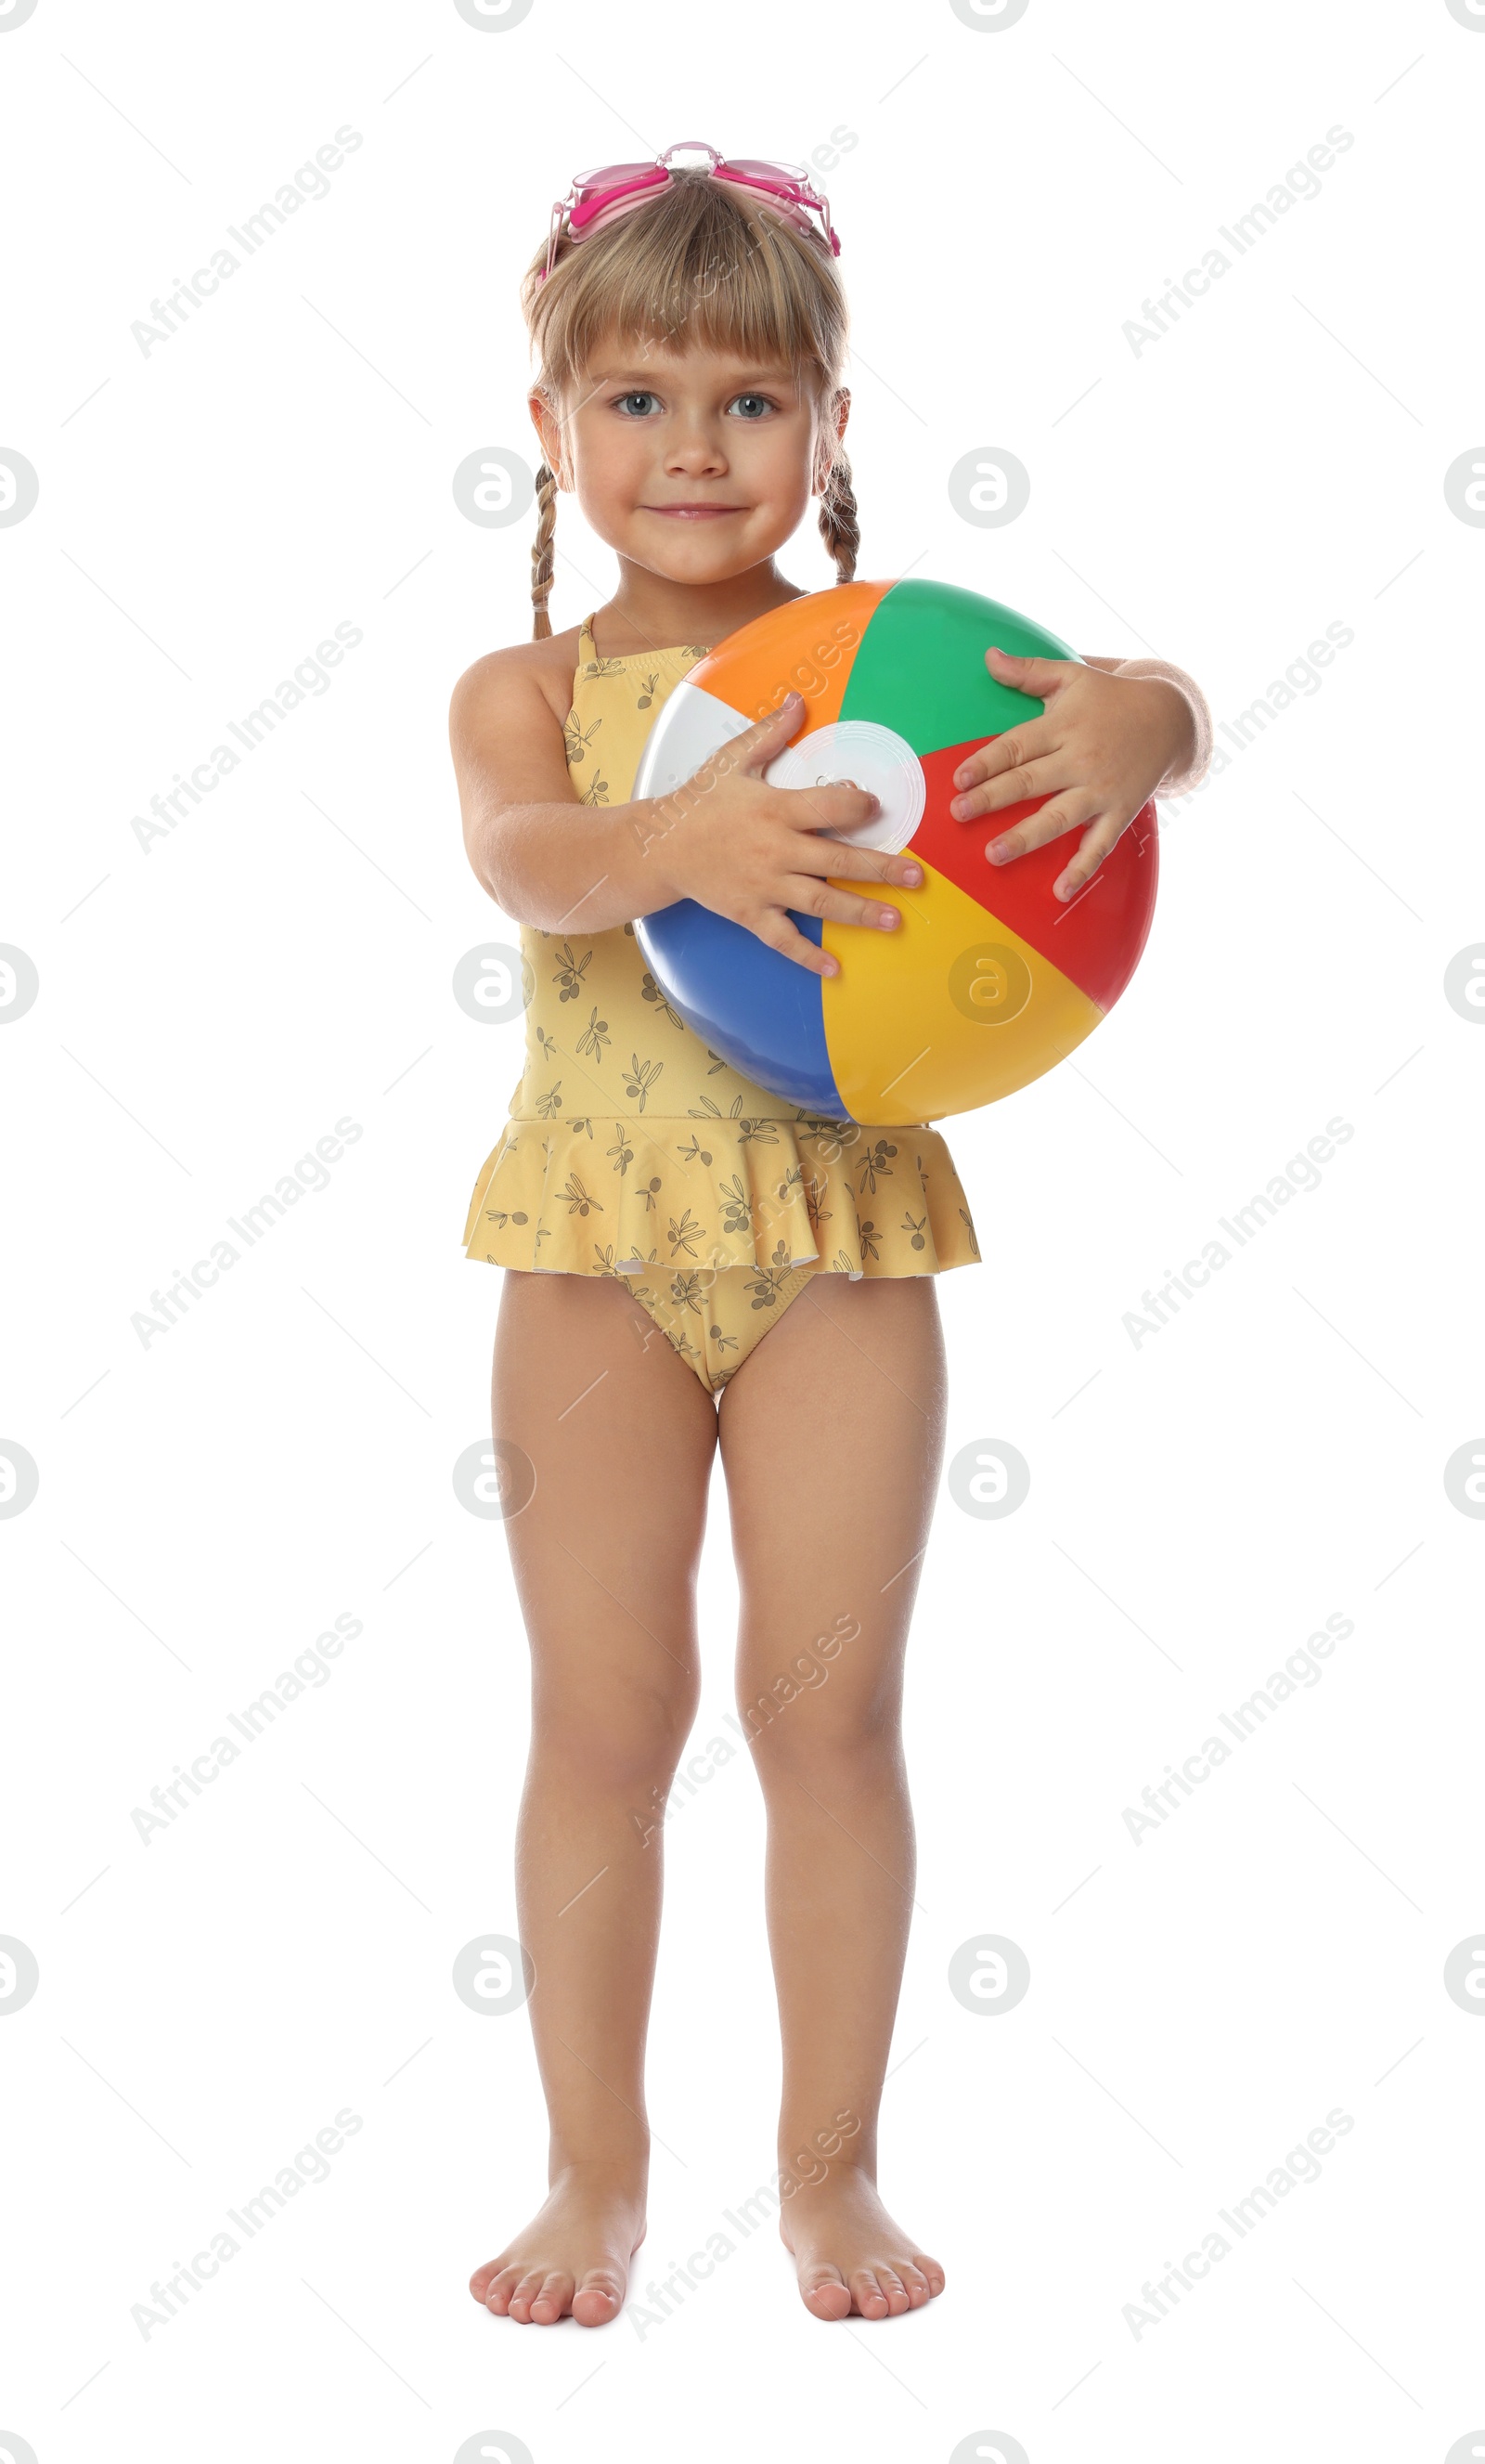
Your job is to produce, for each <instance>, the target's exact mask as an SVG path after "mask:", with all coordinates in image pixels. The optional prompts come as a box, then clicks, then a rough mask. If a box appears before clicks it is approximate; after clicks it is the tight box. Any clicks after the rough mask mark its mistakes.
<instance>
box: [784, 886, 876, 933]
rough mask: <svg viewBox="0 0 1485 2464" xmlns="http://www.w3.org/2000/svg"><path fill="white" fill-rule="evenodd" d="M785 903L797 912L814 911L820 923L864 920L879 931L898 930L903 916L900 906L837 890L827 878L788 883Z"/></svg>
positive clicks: (812, 912) (861, 922) (810, 912)
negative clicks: (786, 901) (825, 879)
mask: <svg viewBox="0 0 1485 2464" xmlns="http://www.w3.org/2000/svg"><path fill="white" fill-rule="evenodd" d="M788 904H789V906H790V907H792V908H793V910H794V912H795V913H796V914H797V915H814V916H816V917H818V919H819V922H820V923H821V924H863V925H866V926H868V927H869V928H870V929H871V930H872V931H874V932H879V933H895V932H897V930H898V929H899V927H900V925H901V923H902V920H903V913H902V909H901V908H900V907H893V906H891V905H890V904H887V903H884V901H883V900H881V899H877V898H863V897H861V896H860V895H859V894H858V893H857V892H856V891H852V890H837V889H836V888H835V886H834V884H833V883H831V882H827V881H800V882H797V883H793V882H792V883H790V884H789V888H788Z"/></svg>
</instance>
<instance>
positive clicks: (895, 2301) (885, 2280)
mask: <svg viewBox="0 0 1485 2464" xmlns="http://www.w3.org/2000/svg"><path fill="white" fill-rule="evenodd" d="M876 2273H877V2282H878V2283H879V2284H880V2285H881V2287H882V2290H883V2292H884V2294H885V2295H886V2306H887V2311H888V2315H889V2316H890V2317H891V2318H893V2319H900V2318H901V2317H902V2315H903V2312H904V2311H905V2310H910V2309H911V2308H912V2303H911V2302H910V2301H909V2300H908V2299H907V2288H906V2285H905V2284H904V2282H903V2279H902V2277H900V2276H899V2275H898V2272H897V2270H896V2268H895V2267H879V2268H878V2269H877V2272H876Z"/></svg>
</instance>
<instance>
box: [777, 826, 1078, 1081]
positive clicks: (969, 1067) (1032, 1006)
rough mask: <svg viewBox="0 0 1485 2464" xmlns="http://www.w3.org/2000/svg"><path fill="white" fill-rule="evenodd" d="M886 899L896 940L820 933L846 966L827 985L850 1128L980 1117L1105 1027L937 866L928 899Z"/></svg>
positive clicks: (871, 930)
mask: <svg viewBox="0 0 1485 2464" xmlns="http://www.w3.org/2000/svg"><path fill="white" fill-rule="evenodd" d="M918 860H919V861H921V859H918ZM988 869H989V868H988V867H987V870H988ZM834 886H835V888H837V889H838V890H848V891H854V892H855V893H856V894H857V895H858V896H860V895H861V894H863V892H865V893H869V891H870V888H871V885H870V884H868V883H866V882H861V881H840V882H837V883H836V884H835V885H834ZM888 894H889V895H890V898H891V901H892V904H893V906H894V907H896V908H898V909H899V910H900V912H901V914H902V918H903V920H902V922H901V924H900V925H899V926H898V927H897V929H896V931H895V932H892V933H883V932H880V931H879V930H878V929H877V928H876V927H875V926H872V925H862V924H835V923H827V924H826V925H825V926H824V928H823V935H822V939H823V946H824V947H825V949H826V950H828V951H829V952H830V953H831V955H832V957H835V958H837V959H838V960H839V961H840V966H841V973H840V974H839V975H838V976H826V977H824V978H822V979H821V982H820V997H821V1001H822V1003H823V1008H824V1022H825V1043H826V1045H827V1048H828V1050H829V1054H830V1063H831V1067H832V1068H833V1069H834V1071H835V1079H836V1085H837V1086H838V1087H839V1088H840V1089H841V1095H842V1096H843V1098H844V1101H845V1107H846V1111H847V1112H848V1113H849V1115H850V1117H851V1118H852V1119H853V1120H857V1121H867V1122H880V1123H881V1124H882V1126H883V1127H884V1128H891V1127H892V1126H894V1125H896V1124H901V1123H906V1122H910V1121H933V1120H938V1119H940V1118H941V1117H942V1116H943V1115H944V1114H946V1113H950V1112H970V1111H974V1110H976V1108H977V1107H978V1106H980V1105H981V1104H993V1103H994V1102H995V1101H996V1100H997V1098H998V1097H1000V1096H1002V1095H1010V1094H1014V1093H1015V1089H1017V1088H1018V1087H1027V1086H1030V1084H1031V1082H1032V1080H1033V1079H1034V1078H1039V1077H1041V1076H1042V1074H1043V1072H1044V1071H1046V1070H1048V1069H1051V1068H1052V1067H1055V1065H1056V1064H1057V1063H1058V1062H1059V1061H1061V1060H1062V1059H1064V1058H1065V1056H1066V1055H1067V1054H1068V1053H1069V1052H1071V1051H1073V1050H1074V1049H1075V1047H1076V1046H1077V1045H1080V1044H1081V1042H1082V1041H1083V1038H1084V1037H1085V1036H1087V1035H1091V1034H1092V1032H1093V1029H1094V1028H1095V1027H1096V1026H1097V1025H1098V1023H1099V1021H1100V1019H1101V1018H1102V1017H1103V1011H1102V1010H1101V1009H1100V1008H1099V1006H1098V1003H1097V1002H1096V1001H1090V1000H1089V998H1088V996H1087V994H1086V993H1084V992H1080V990H1079V988H1078V986H1077V985H1076V984H1075V983H1072V982H1070V981H1069V979H1068V978H1067V977H1066V976H1064V975H1063V974H1062V972H1061V970H1060V969H1059V968H1058V967H1055V966H1054V965H1053V964H1052V961H1051V960H1050V958H1044V957H1042V955H1041V953H1040V951H1039V950H1034V949H1033V948H1032V946H1031V944H1030V942H1029V941H1023V940H1022V939H1021V938H1020V935H1018V934H1016V933H1013V932H1012V930H1011V928H1010V926H1009V925H1008V924H1003V923H1002V922H1001V921H1000V918H999V917H998V916H997V915H995V914H993V913H991V911H990V910H989V909H988V908H985V907H981V906H980V905H979V904H978V902H977V901H976V900H974V899H972V898H971V897H969V896H967V894H966V893H965V891H962V890H960V889H959V888H957V886H956V885H955V884H954V883H953V882H951V881H949V880H947V879H946V878H945V876H944V874H943V873H941V872H936V871H935V870H934V869H933V868H932V866H931V865H928V864H925V865H924V867H923V887H922V889H921V890H899V889H897V888H895V887H894V888H892V889H891V891H890V892H889V893H888Z"/></svg>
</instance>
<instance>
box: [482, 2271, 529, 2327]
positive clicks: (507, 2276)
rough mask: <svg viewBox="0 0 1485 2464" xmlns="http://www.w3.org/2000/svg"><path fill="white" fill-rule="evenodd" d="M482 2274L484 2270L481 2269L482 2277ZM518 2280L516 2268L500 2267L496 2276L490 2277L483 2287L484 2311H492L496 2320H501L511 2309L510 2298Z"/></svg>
mask: <svg viewBox="0 0 1485 2464" xmlns="http://www.w3.org/2000/svg"><path fill="white" fill-rule="evenodd" d="M484 2273H485V2271H484V2269H483V2268H481V2270H480V2274H481V2275H482V2276H483V2275H484ZM520 2280H521V2271H520V2269H519V2268H518V2267H502V2268H501V2269H500V2270H499V2272H498V2273H497V2274H496V2275H493V2276H491V2277H490V2279H489V2281H488V2283H487V2284H486V2286H485V2307H486V2309H487V2310H492V2311H493V2312H494V2314H495V2317H496V2318H497V2319H503V2318H504V2317H505V2315H506V2312H507V2311H508V2310H509V2309H510V2307H511V2296H512V2294H513V2292H514V2291H515V2288H516V2286H517V2285H518V2284H519V2282H520Z"/></svg>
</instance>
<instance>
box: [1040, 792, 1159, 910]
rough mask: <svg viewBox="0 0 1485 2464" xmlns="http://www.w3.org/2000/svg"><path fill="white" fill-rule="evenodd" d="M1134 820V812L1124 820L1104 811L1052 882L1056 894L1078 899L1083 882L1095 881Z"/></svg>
mask: <svg viewBox="0 0 1485 2464" xmlns="http://www.w3.org/2000/svg"><path fill="white" fill-rule="evenodd" d="M1142 809H1143V808H1142ZM1133 819H1134V815H1133V814H1132V813H1131V814H1130V815H1129V817H1128V820H1127V821H1123V822H1122V821H1120V819H1119V817H1118V815H1117V814H1115V813H1101V814H1100V815H1099V818H1098V820H1097V821H1096V822H1095V823H1094V825H1093V827H1092V828H1091V829H1090V830H1085V831H1084V832H1083V835H1082V837H1081V840H1080V841H1079V843H1078V852H1077V854H1076V855H1075V856H1070V857H1069V858H1068V860H1067V863H1066V865H1065V867H1064V868H1063V869H1062V871H1061V872H1059V875H1058V877H1057V879H1056V881H1054V883H1053V884H1052V893H1053V896H1054V897H1056V898H1063V899H1067V898H1076V897H1077V895H1078V892H1079V891H1080V890H1081V888H1082V887H1083V884H1084V883H1085V882H1087V881H1091V880H1092V878H1093V875H1094V874H1095V873H1096V872H1097V870H1098V869H1099V867H1100V865H1101V864H1102V863H1103V858H1104V857H1105V856H1106V855H1107V854H1108V852H1109V850H1110V849H1111V848H1112V847H1117V846H1118V844H1119V842H1120V840H1121V839H1122V838H1123V836H1124V834H1125V830H1126V829H1127V828H1128V826H1129V823H1130V822H1132V821H1133Z"/></svg>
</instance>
